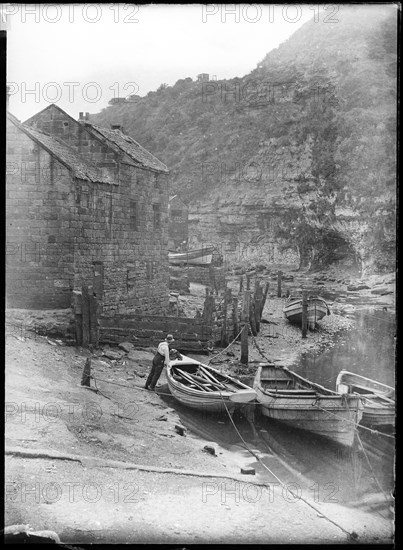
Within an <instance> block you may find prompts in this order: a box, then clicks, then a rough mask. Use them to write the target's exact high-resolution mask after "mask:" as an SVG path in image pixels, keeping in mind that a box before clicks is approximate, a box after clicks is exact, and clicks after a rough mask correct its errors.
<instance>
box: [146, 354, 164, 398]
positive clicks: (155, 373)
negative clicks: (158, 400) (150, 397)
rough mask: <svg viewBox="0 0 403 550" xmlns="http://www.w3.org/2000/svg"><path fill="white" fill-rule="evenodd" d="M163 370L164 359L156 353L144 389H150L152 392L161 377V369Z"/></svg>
mask: <svg viewBox="0 0 403 550" xmlns="http://www.w3.org/2000/svg"><path fill="white" fill-rule="evenodd" d="M163 368H164V357H162V355H160V354H159V353H157V355H156V356H155V357H154V359H153V366H152V367H151V372H150V374H149V375H148V378H147V381H146V388H148V387H149V388H150V389H151V390H153V389H154V388H155V384H156V383H157V382H158V379H159V377H160V376H161V372H162V369H163Z"/></svg>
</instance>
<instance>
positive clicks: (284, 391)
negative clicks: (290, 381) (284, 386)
mask: <svg viewBox="0 0 403 550" xmlns="http://www.w3.org/2000/svg"><path fill="white" fill-rule="evenodd" d="M274 391H277V392H280V393H303V394H305V395H308V394H309V395H316V391H315V390H276V389H274Z"/></svg>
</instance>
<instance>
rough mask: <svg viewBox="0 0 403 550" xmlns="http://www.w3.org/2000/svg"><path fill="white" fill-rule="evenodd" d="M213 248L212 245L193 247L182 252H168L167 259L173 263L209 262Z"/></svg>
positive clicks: (194, 263) (199, 263)
mask: <svg viewBox="0 0 403 550" xmlns="http://www.w3.org/2000/svg"><path fill="white" fill-rule="evenodd" d="M214 250H215V249H214V246H206V247H204V248H195V249H194V250H185V251H184V252H168V260H169V263H170V264H173V265H180V264H189V265H201V264H211V261H212V259H213V252H214Z"/></svg>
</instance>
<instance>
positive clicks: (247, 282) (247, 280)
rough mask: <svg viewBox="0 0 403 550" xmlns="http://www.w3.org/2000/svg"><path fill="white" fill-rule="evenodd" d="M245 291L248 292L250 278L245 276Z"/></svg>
mask: <svg viewBox="0 0 403 550" xmlns="http://www.w3.org/2000/svg"><path fill="white" fill-rule="evenodd" d="M246 290H250V277H249V275H246Z"/></svg>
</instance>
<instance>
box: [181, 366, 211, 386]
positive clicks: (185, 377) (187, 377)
mask: <svg viewBox="0 0 403 550" xmlns="http://www.w3.org/2000/svg"><path fill="white" fill-rule="evenodd" d="M176 372H179V374H180V375H181V376H182V377H183V378H184V379H185V380H187V381H188V382H190V383H191V384H194V385H195V386H197V387H198V388H199V389H201V390H203V391H213V390H211V389H210V388H207V387H206V386H202V385H201V384H200V383H199V382H196V380H194V379H193V378H192V377H191V376H190V375H189V374H188V373H186V372H183V371H182V370H180V369H178V367H176Z"/></svg>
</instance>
